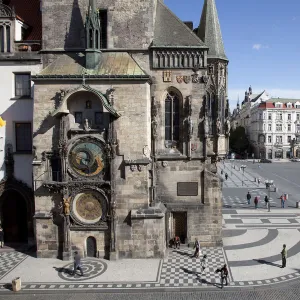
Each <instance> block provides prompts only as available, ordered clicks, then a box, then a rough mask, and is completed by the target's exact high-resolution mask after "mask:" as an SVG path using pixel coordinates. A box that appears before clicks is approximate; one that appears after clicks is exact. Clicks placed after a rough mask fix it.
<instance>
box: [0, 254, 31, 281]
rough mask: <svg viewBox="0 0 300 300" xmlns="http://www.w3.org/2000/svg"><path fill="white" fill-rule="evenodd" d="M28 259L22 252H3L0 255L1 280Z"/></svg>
mask: <svg viewBox="0 0 300 300" xmlns="http://www.w3.org/2000/svg"><path fill="white" fill-rule="evenodd" d="M26 258H27V255H26V254H23V253H20V252H2V253H1V255H0V279H2V278H3V277H4V276H6V275H7V274H8V273H9V272H11V271H12V270H13V269H14V268H15V267H16V266H18V265H19V264H20V263H22V262H23V261H24V260H25V259H26Z"/></svg>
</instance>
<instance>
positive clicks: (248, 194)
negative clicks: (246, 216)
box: [246, 191, 251, 205]
mask: <svg viewBox="0 0 300 300" xmlns="http://www.w3.org/2000/svg"><path fill="white" fill-rule="evenodd" d="M246 198H247V201H248V204H249V205H250V201H251V194H250V192H249V191H248V193H247V196H246Z"/></svg>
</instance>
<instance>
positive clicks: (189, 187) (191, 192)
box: [177, 182, 198, 196]
mask: <svg viewBox="0 0 300 300" xmlns="http://www.w3.org/2000/svg"><path fill="white" fill-rule="evenodd" d="M177 196H198V182H177Z"/></svg>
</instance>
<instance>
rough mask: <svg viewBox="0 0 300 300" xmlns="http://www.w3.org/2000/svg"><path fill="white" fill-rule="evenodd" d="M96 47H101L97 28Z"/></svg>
mask: <svg viewBox="0 0 300 300" xmlns="http://www.w3.org/2000/svg"><path fill="white" fill-rule="evenodd" d="M96 49H99V31H98V30H96Z"/></svg>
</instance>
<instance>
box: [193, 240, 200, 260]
mask: <svg viewBox="0 0 300 300" xmlns="http://www.w3.org/2000/svg"><path fill="white" fill-rule="evenodd" d="M194 249H195V253H194V255H193V256H192V257H199V252H200V243H199V241H198V240H197V239H195V244H194Z"/></svg>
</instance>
